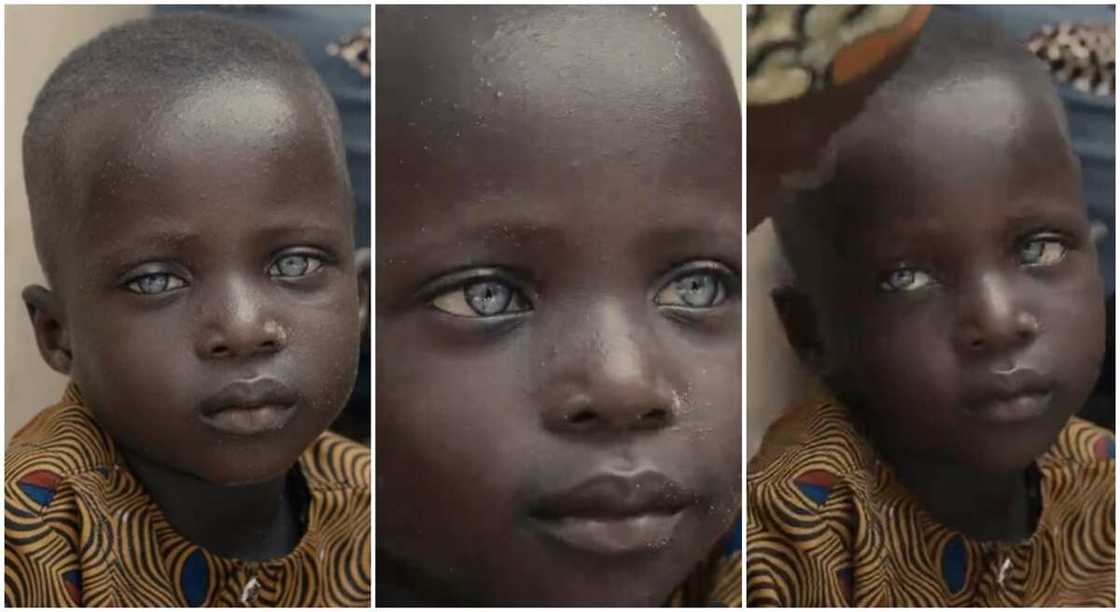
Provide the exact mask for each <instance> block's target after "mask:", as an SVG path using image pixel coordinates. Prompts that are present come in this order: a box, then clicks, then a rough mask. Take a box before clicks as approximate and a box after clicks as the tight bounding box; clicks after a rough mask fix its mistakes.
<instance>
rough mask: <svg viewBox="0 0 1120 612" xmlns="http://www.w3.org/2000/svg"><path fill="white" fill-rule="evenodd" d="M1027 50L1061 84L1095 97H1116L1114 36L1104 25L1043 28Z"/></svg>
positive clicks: (1076, 24) (1089, 24) (1071, 24)
mask: <svg viewBox="0 0 1120 612" xmlns="http://www.w3.org/2000/svg"><path fill="white" fill-rule="evenodd" d="M1027 48H1028V49H1030V50H1031V53H1034V54H1035V55H1036V56H1037V57H1038V59H1040V60H1042V61H1044V62H1046V64H1047V65H1048V66H1049V67H1050V73H1051V74H1052V75H1054V78H1055V79H1056V80H1057V81H1058V82H1060V83H1068V84H1070V85H1072V86H1073V88H1074V89H1076V90H1078V91H1081V92H1084V93H1087V94H1092V95H1095V96H1115V95H1116V79H1115V76H1116V53H1115V32H1114V31H1113V28H1112V26H1111V25H1109V24H1104V23H1069V22H1062V23H1059V24H1057V25H1045V26H1043V27H1042V30H1041V31H1039V32H1036V33H1035V34H1034V35H1032V36H1031V38H1030V40H1028V41H1027Z"/></svg>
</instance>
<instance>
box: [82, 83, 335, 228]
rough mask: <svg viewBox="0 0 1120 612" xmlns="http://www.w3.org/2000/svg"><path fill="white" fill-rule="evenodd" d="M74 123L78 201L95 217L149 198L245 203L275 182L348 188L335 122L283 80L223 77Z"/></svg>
mask: <svg viewBox="0 0 1120 612" xmlns="http://www.w3.org/2000/svg"><path fill="white" fill-rule="evenodd" d="M74 123H75V124H76V125H75V129H74V130H73V131H72V132H71V134H70V136H69V139H68V140H69V142H70V143H71V145H72V146H71V147H70V152H69V158H70V159H69V160H68V161H69V162H70V164H69V165H70V167H72V168H74V169H75V170H76V172H74V173H73V174H74V175H75V178H76V182H77V183H78V184H77V185H76V187H77V188H78V190H79V197H78V198H77V199H78V201H79V202H81V203H82V204H83V206H85V207H87V208H88V207H92V208H93V209H94V211H95V212H108V211H107V210H105V209H107V208H110V207H113V206H115V205H117V204H119V203H120V201H121V196H124V195H127V194H129V193H133V194H135V193H136V192H138V191H140V190H149V192H150V194H151V197H149V198H148V204H149V205H150V206H152V207H157V206H158V205H159V204H160V203H161V201H163V199H166V198H167V197H169V196H175V197H179V198H183V199H190V198H193V199H196V200H201V199H205V198H206V197H208V194H210V195H213V196H215V197H230V196H235V195H236V194H237V193H238V191H239V188H243V187H244V186H245V185H246V184H248V183H250V182H251V180H250V179H255V180H257V182H260V181H261V180H264V179H266V178H267V177H269V176H272V177H276V176H280V175H285V176H283V178H284V180H283V181H274V182H275V183H276V185H277V187H278V188H280V187H281V183H282V184H283V185H282V187H283V188H284V189H295V190H297V191H304V190H307V191H312V190H318V189H322V188H323V187H324V186H328V185H331V184H332V183H339V182H342V186H343V187H345V174H344V170H343V169H342V168H341V160H340V154H339V153H338V152H337V148H336V146H335V144H336V143H335V139H334V137H333V134H332V131H331V130H332V124H331V121H330V117H329V116H325V115H324V114H323V113H322V111H321V110H320V109H319V108H318V105H317V103H316V101H315V98H314V96H312V95H311V94H309V93H305V92H302V91H301V90H300V88H298V87H294V86H292V84H291V83H286V82H284V81H283V80H279V79H246V78H213V79H210V80H207V81H205V82H202V83H199V84H196V85H194V86H191V87H189V88H184V89H182V90H180V91H178V92H175V93H160V94H152V95H141V96H136V97H132V98H126V99H122V100H116V101H114V102H112V103H108V104H102V105H99V106H98V107H96V108H93V109H90V110H89V111H88V112H86V113H83V114H82V116H81V117H79V118H78V119H77V120H76V121H75V122H74ZM334 190H336V191H337V190H338V189H337V186H336V187H335V188H334ZM343 190H344V189H343ZM157 195H158V196H163V199H161V198H160V197H156V196H157ZM83 216H89V215H83Z"/></svg>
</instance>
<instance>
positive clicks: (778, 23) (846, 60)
mask: <svg viewBox="0 0 1120 612" xmlns="http://www.w3.org/2000/svg"><path fill="white" fill-rule="evenodd" d="M928 14H929V7H928V6H920V7H911V6H909V5H881V6H868V5H844V4H840V5H807V4H800V5H753V6H748V7H747V103H748V104H774V103H779V102H788V101H790V100H793V99H796V98H800V97H802V96H804V95H806V94H808V93H809V92H810V91H820V90H822V89H825V88H827V87H829V86H832V85H842V84H844V83H847V82H849V81H852V80H854V79H856V78H858V77H860V76H862V75H864V74H867V73H868V72H870V71H871V70H872V69H873V68H874V67H875V66H877V65H879V64H881V63H882V62H883V61H884V60H886V59H887V58H888V57H890V56H891V55H893V54H894V53H895V52H896V51H897V50H898V49H900V48H902V47H903V46H905V45H906V44H908V43H909V42H910V40H912V39H913V37H914V35H915V34H916V33H917V32H918V31H919V30H920V29H921V26H922V23H924V22H925V19H926V16H928Z"/></svg>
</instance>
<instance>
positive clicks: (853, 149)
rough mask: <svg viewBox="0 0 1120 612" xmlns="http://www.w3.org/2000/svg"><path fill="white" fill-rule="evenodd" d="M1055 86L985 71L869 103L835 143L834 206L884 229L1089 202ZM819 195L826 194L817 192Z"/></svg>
mask: <svg viewBox="0 0 1120 612" xmlns="http://www.w3.org/2000/svg"><path fill="white" fill-rule="evenodd" d="M1054 100H1055V99H1054V97H1053V96H1052V95H1049V94H1048V92H1046V91H1040V90H1037V89H1033V88H1032V87H1031V83H1025V82H1023V81H1022V80H1018V79H1012V78H1009V77H1007V76H1005V75H1002V74H998V73H994V72H984V73H979V74H974V75H962V76H958V77H957V78H952V79H944V80H941V81H938V82H933V83H930V84H929V86H928V87H927V88H925V89H920V90H916V91H908V92H905V93H902V94H901V95H894V96H891V97H889V98H886V99H879V100H877V101H875V102H874V103H873V104H872V105H870V106H869V108H868V110H867V111H865V112H864V113H863V114H862V115H861V116H860V117H859V118H858V119H857V120H856V122H855V123H854V124H852V125H851V126H849V127H848V128H845V129H844V130H843V131H842V132H841V133H840V134H839V135H838V137H837V138H836V139H835V140H834V143H833V144H834V145H835V146H834V147H833V149H832V151H831V152H832V153H833V157H832V160H833V162H834V165H833V166H832V167H831V168H830V169H827V170H826V171H825V172H824V174H826V175H827V174H831V177H830V181H829V183H828V186H827V187H826V188H825V189H823V190H822V194H820V195H824V196H825V197H824V198H823V199H824V200H826V203H824V205H828V206H836V207H839V208H842V210H843V214H842V215H836V220H837V221H840V222H843V223H844V224H845V225H848V226H852V225H863V226H867V227H876V226H878V225H879V223H876V221H880V222H894V221H898V222H906V223H913V222H914V221H915V220H916V219H918V218H922V217H930V216H937V215H939V214H943V213H944V214H955V215H958V216H960V218H962V219H964V218H967V207H968V206H969V205H979V204H981V203H985V202H990V203H994V204H996V206H995V208H996V209H998V210H1001V211H1003V212H1005V213H1008V214H1012V213H1013V212H1014V210H1015V208H1016V206H1017V204H1019V203H1025V202H1033V203H1035V204H1039V203H1046V202H1051V203H1054V204H1057V205H1062V206H1080V195H1079V169H1078V165H1077V161H1076V158H1075V157H1074V155H1073V152H1072V149H1071V147H1070V143H1069V139H1068V136H1067V133H1066V130H1065V125H1064V118H1063V117H1062V115H1061V112H1062V111H1061V109H1060V107H1058V106H1057V104H1056V102H1055V101H1054ZM813 199H817V198H813Z"/></svg>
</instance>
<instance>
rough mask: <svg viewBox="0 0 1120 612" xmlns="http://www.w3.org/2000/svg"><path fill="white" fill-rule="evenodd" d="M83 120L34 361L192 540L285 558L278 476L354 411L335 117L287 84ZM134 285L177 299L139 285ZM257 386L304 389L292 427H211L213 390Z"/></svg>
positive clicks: (352, 286) (351, 301)
mask: <svg viewBox="0 0 1120 612" xmlns="http://www.w3.org/2000/svg"><path fill="white" fill-rule="evenodd" d="M83 124H84V125H85V126H86V128H85V129H83V130H82V131H80V132H77V133H76V135H75V136H74V137H73V138H72V143H71V146H72V147H73V148H74V151H75V155H74V157H73V158H74V159H76V160H80V161H79V164H78V167H77V168H76V169H75V171H76V173H77V174H76V179H77V180H76V181H75V183H76V184H78V185H82V186H83V190H82V193H81V194H79V195H78V196H77V197H76V198H75V200H76V201H75V202H74V204H73V206H74V211H75V216H76V222H75V223H74V225H73V226H72V227H68V228H65V229H64V231H65V232H66V234H65V241H64V243H66V242H68V243H69V245H70V247H69V248H70V252H72V253H74V254H75V256H72V257H64V258H59V265H58V266H57V267H56V270H55V271H54V275H53V278H52V281H53V282H52V287H53V290H49V289H46V288H44V287H39V286H33V287H28V288H27V289H26V290H25V292H24V298H25V300H26V302H27V305H28V308H29V311H30V313H31V318H32V322H33V324H34V326H35V331H36V335H37V339H38V342H39V347H40V350H41V352H42V354H43V357H44V359H45V360H46V361H47V363H48V364H50V365H51V367H53V368H54V369H56V370H58V371H59V372H62V373H64V374H68V375H70V376H71V377H72V378H73V379H74V380H75V381H76V382H77V384H78V385H79V387H80V388H81V391H82V394H83V398H84V400H85V403H86V404H87V405H88V406H89V407H90V409H91V410H92V411H93V413H94V415H95V416H96V418H97V420H98V422H99V423H100V424H101V426H102V427H104V428H105V429H106V430H107V431H108V433H109V434H110V436H112V438H113V439H114V441H115V442H116V443H117V445H118V447H119V449H120V450H121V451H122V453H123V455H124V457H125V459H126V460H127V462H128V463H129V465H130V467H131V468H132V469H133V471H134V472H135V473H136V475H137V476H138V477H139V479H140V480H141V482H142V483H143V484H144V485H145V487H146V488H147V489H148V490H149V492H150V493H151V494H152V496H153V498H154V499H155V501H156V503H157V504H158V505H159V506H160V508H161V509H162V510H163V511H164V512H165V513H166V515H167V516H168V519H169V520H170V521H171V523H172V524H173V525H174V526H175V527H176V528H177V529H178V530H179V531H180V532H181V533H183V535H184V536H186V537H187V538H188V539H190V540H192V541H194V542H195V543H197V544H199V545H201V546H204V547H205V548H207V549H209V550H211V551H213V552H215V553H217V554H224V555H229V556H238V557H242V558H269V557H275V556H280V555H282V554H284V553H286V552H287V551H288V550H290V549H291V548H292V547H293V546H294V545H295V543H296V541H297V540H298V537H299V533H298V530H297V527H296V521H295V519H294V513H293V512H292V509H291V507H290V504H288V503H286V501H285V500H286V496H287V495H289V494H290V493H291V492H289V491H286V490H285V477H284V476H285V474H286V473H287V471H288V470H289V468H291V467H292V465H293V464H294V463H295V462H296V460H297V459H298V457H299V454H300V453H301V452H302V451H303V450H304V449H305V448H306V447H307V446H308V444H310V442H311V441H312V440H313V439H314V438H315V437H316V436H318V435H319V433H320V432H322V431H323V430H324V429H326V427H327V425H328V424H330V422H331V421H332V420H333V419H334V417H335V416H336V415H337V414H338V412H339V410H341V408H342V406H343V405H344V403H345V401H346V399H347V396H348V394H349V391H350V389H351V386H352V384H353V380H354V377H355V372H356V364H357V358H358V343H359V334H360V330H361V326H362V320H363V318H364V317H365V316H366V311H367V304H368V285H367V284H366V283H365V281H364V280H363V279H366V278H367V276H366V274H367V273H368V266H369V263H368V253H365V252H362V253H358V254H355V251H354V244H353V239H352V224H353V210H352V206H353V204H352V199H351V196H350V190H349V187H348V180H347V176H346V170H345V167H344V166H343V165H342V164H341V162H340V158H339V155H338V154H337V153H336V151H335V150H334V148H333V146H334V145H333V144H332V142H331V139H330V134H329V132H328V131H327V130H325V129H324V125H325V124H326V123H325V122H324V121H322V120H321V119H320V117H319V112H318V111H316V110H315V107H314V104H313V101H312V99H311V96H310V95H308V94H307V93H305V89H303V88H296V87H293V86H291V85H290V84H289V83H287V82H286V81H285V80H284V78H283V77H282V76H277V77H267V78H266V77H261V78H260V79H259V80H251V79H245V78H222V77H221V76H217V77H213V78H211V79H210V80H207V81H205V82H202V83H199V84H197V86H196V87H194V88H192V89H190V90H189V91H179V92H169V93H166V94H165V95H161V96H159V97H157V98H136V97H134V98H126V99H123V100H121V101H119V103H118V104H116V105H115V106H111V107H99V108H93V109H90V110H89V112H88V117H87V120H86V121H85V122H84V123H83ZM285 257H288V258H289V259H287V260H286V262H285V263H286V265H285V270H287V271H288V272H287V274H289V275H288V276H281V274H279V273H278V272H279V267H278V264H279V263H280V262H281V261H282V260H284V258H285ZM292 257H294V259H291V258H292ZM308 258H310V259H308ZM316 262H321V264H322V265H321V266H317V265H316ZM304 264H307V265H306V266H305V265H304ZM293 269H294V270H296V271H299V272H300V274H292V273H291V271H292V270H293ZM141 282H143V283H145V286H148V287H149V288H152V287H155V288H161V287H163V286H164V284H165V283H166V288H167V289H168V290H166V291H165V292H162V293H156V294H152V295H144V294H139V293H136V292H135V290H136V289H137V288H138V287H139V284H140V283H141ZM130 285H131V289H130ZM262 378H271V379H275V380H276V381H279V382H280V383H281V384H282V385H284V386H285V387H287V388H288V389H289V390H290V392H291V393H293V394H294V395H295V397H296V402H295V404H294V413H293V415H292V416H291V418H290V420H288V421H287V423H286V424H285V425H283V427H281V428H280V429H278V430H275V431H267V432H263V433H258V434H255V435H250V436H244V435H234V434H230V433H226V432H221V431H217V430H215V429H213V428H212V427H210V426H209V425H208V424H207V423H206V422H204V419H203V418H202V416H201V412H202V411H203V406H204V405H205V403H206V400H207V399H208V398H211V397H212V396H214V395H215V394H216V393H217V392H219V391H220V390H222V389H223V388H225V387H226V386H227V385H230V384H231V383H234V382H236V381H245V380H258V379H262Z"/></svg>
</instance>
